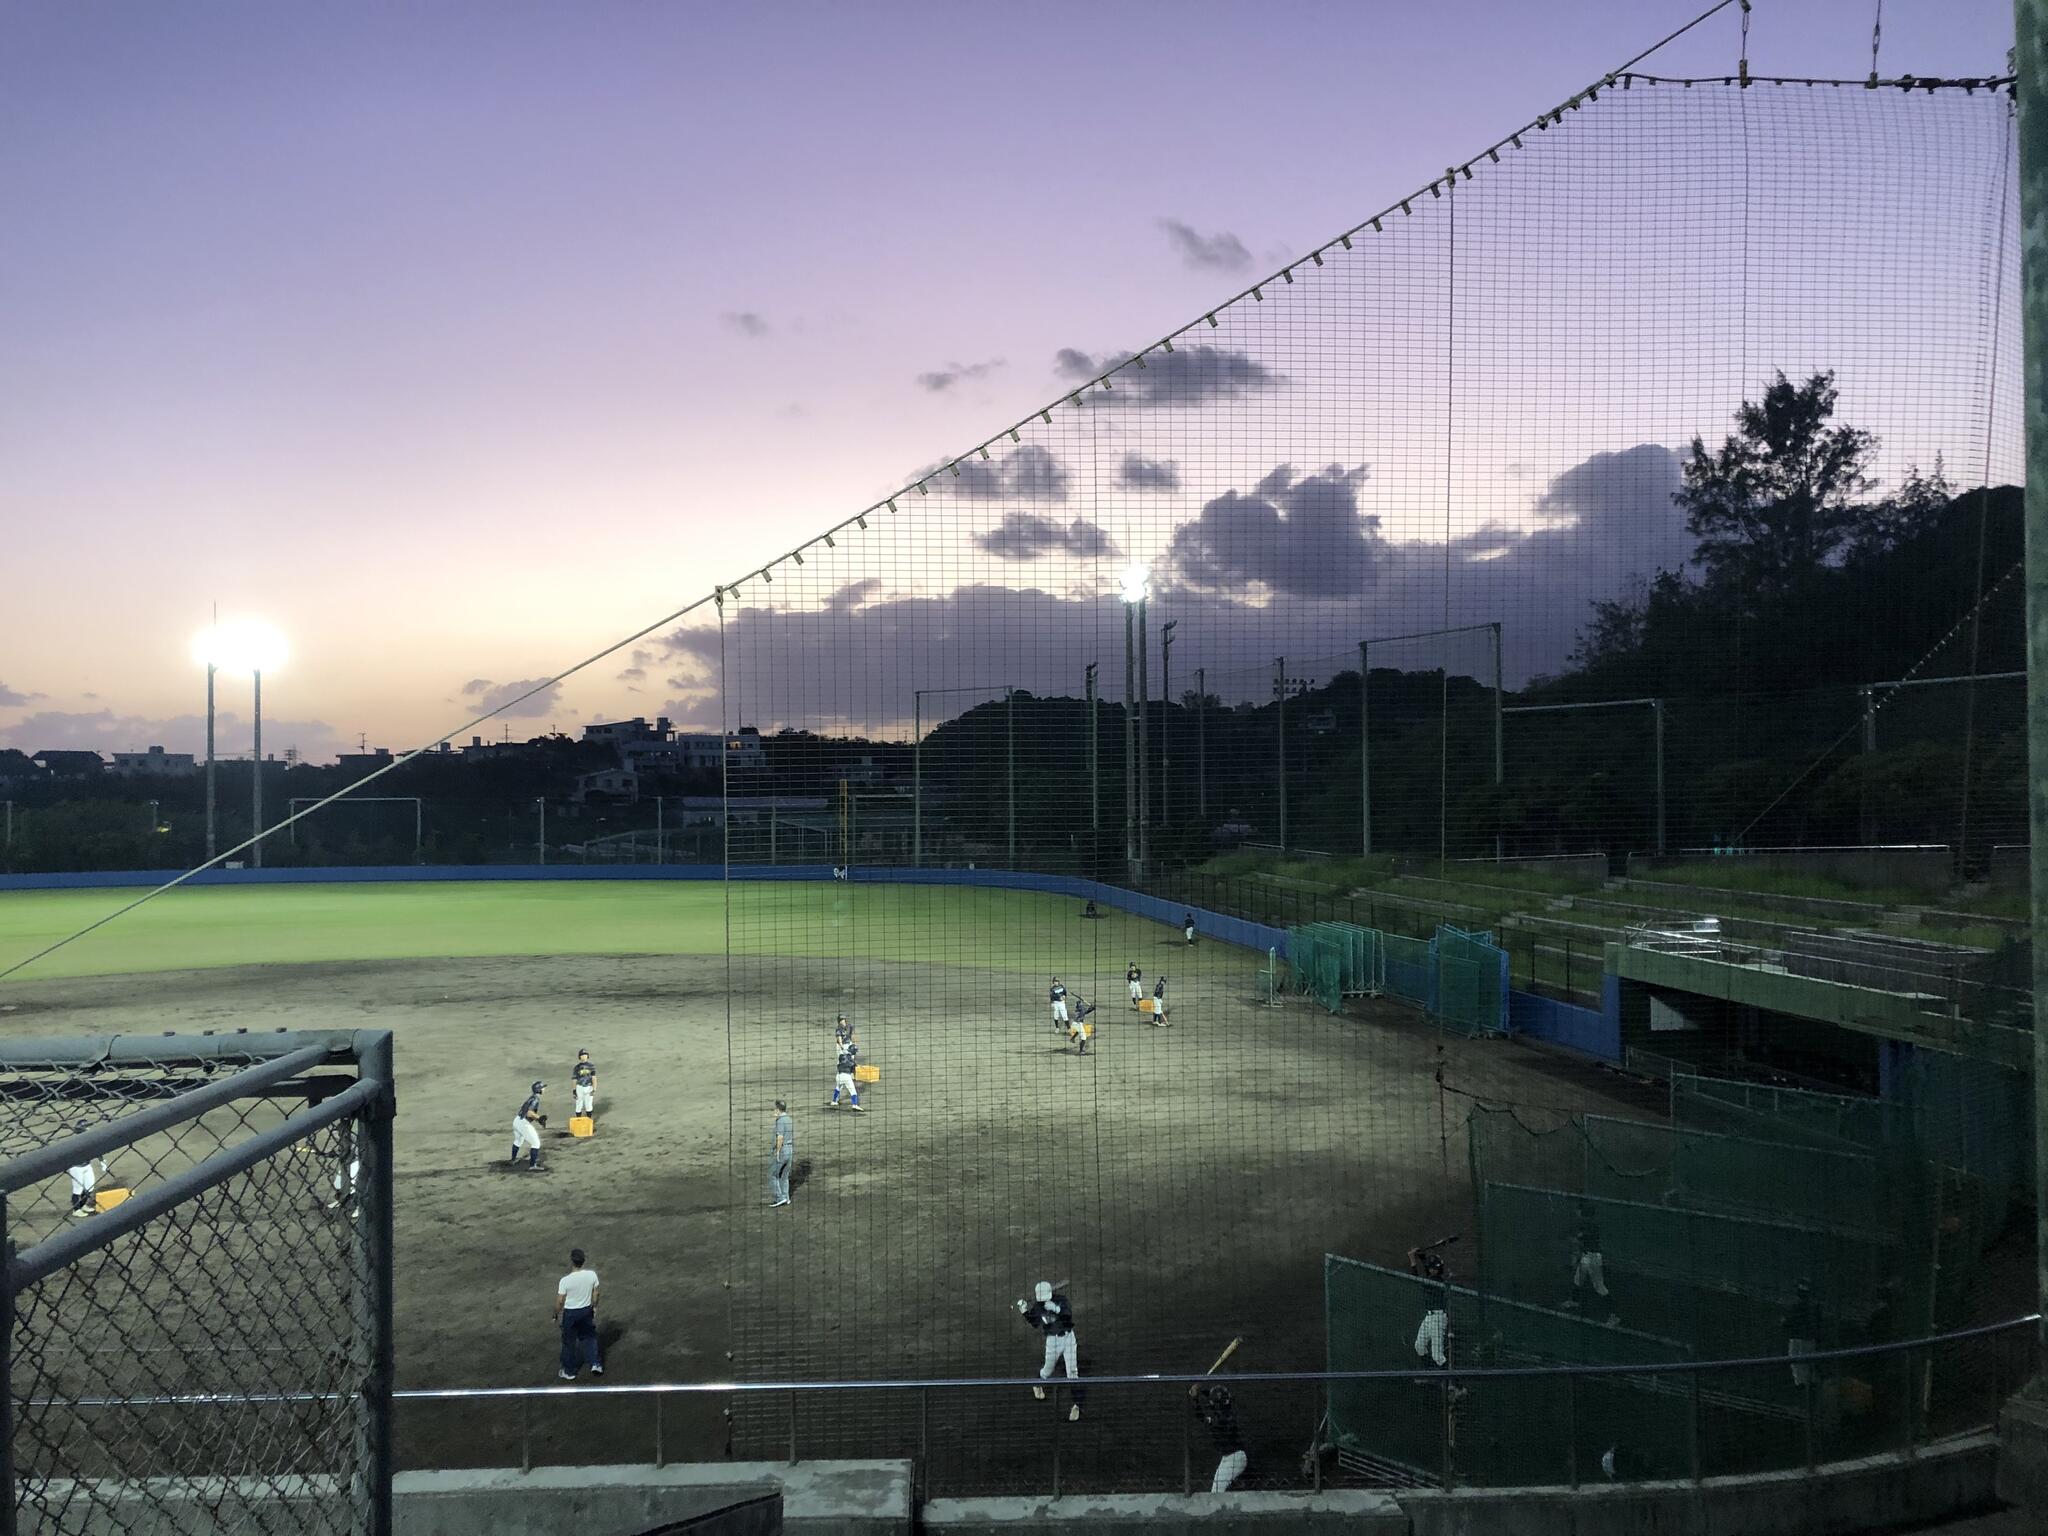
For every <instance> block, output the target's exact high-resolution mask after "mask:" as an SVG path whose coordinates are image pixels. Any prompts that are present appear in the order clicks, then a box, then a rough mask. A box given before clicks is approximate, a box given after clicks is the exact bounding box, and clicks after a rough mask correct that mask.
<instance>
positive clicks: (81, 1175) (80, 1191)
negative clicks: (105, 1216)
mask: <svg viewBox="0 0 2048 1536" xmlns="http://www.w3.org/2000/svg"><path fill="white" fill-rule="evenodd" d="M89 1129H91V1127H90V1126H88V1125H87V1124H86V1122H85V1121H83V1120H81V1121H79V1122H78V1123H77V1124H76V1125H74V1126H72V1127H71V1131H72V1134H73V1135H76V1136H83V1135H84V1134H85V1133H86V1132H87V1131H88V1130H89ZM64 1171H65V1172H66V1173H68V1174H69V1175H70V1176H71V1214H72V1215H74V1216H93V1215H97V1214H98V1212H99V1205H98V1203H97V1202H96V1201H95V1200H94V1199H93V1191H94V1190H95V1189H96V1188H97V1187H98V1185H99V1181H100V1175H101V1174H103V1173H105V1172H106V1171H107V1165H106V1163H105V1162H104V1161H103V1160H102V1159H100V1158H97V1157H89V1158H87V1159H86V1160H85V1161H84V1162H82V1163H77V1164H74V1165H73V1166H71V1167H70V1168H67V1169H65V1170H64Z"/></svg>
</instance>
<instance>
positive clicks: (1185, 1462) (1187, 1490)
mask: <svg viewBox="0 0 2048 1536" xmlns="http://www.w3.org/2000/svg"><path fill="white" fill-rule="evenodd" d="M1179 1418H1180V1496H1181V1497H1182V1498H1186V1497H1187V1496H1188V1495H1189V1494H1191V1493H1193V1492H1194V1479H1195V1470H1194V1451H1193V1450H1192V1449H1190V1447H1189V1445H1188V1416H1187V1415H1186V1414H1184V1413H1183V1414H1181V1415H1179Z"/></svg>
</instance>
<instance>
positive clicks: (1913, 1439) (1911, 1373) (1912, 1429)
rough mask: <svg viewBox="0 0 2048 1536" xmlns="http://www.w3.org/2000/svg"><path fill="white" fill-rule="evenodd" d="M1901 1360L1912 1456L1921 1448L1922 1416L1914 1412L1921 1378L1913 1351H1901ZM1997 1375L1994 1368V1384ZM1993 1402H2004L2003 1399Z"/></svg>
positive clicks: (1903, 1409) (1904, 1410)
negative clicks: (1916, 1387) (1914, 1366)
mask: <svg viewBox="0 0 2048 1536" xmlns="http://www.w3.org/2000/svg"><path fill="white" fill-rule="evenodd" d="M1899 1360H1900V1362H1901V1364H1902V1365H1903V1366H1904V1367H1905V1376H1906V1379H1905V1381H1904V1382H1903V1383H1902V1385H1903V1387H1904V1388H1905V1390H1904V1391H1902V1392H1901V1393H1900V1394H1899V1411H1900V1413H1901V1414H1902V1415H1903V1416H1904V1418H1905V1421H1906V1454H1907V1455H1908V1456H1912V1455H1914V1454H1915V1453H1917V1452H1918V1450H1919V1448H1920V1415H1919V1414H1918V1413H1916V1412H1914V1405H1915V1403H1916V1401H1917V1398H1916V1394H1915V1393H1914V1391H1913V1383H1914V1382H1916V1381H1918V1380H1919V1379H1920V1377H1919V1373H1918V1372H1917V1371H1915V1370H1914V1368H1913V1351H1912V1350H1910V1349H1902V1350H1900V1351H1899ZM1997 1374H1998V1373H1997V1370H1996V1369H1995V1368H1994V1369H1993V1371H1992V1376H1993V1378H1994V1382H1995V1379H1996V1377H1997ZM1993 1400H1994V1401H2002V1400H2003V1399H1993ZM1992 1417H1993V1420H1994V1422H1995V1421H1996V1418H1997V1415H1996V1414H1995V1413H1994V1414H1993V1415H1992Z"/></svg>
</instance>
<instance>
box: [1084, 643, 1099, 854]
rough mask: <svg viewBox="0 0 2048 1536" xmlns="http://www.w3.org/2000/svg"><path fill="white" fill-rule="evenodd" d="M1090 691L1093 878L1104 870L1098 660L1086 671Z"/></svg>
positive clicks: (1090, 799)
mask: <svg viewBox="0 0 2048 1536" xmlns="http://www.w3.org/2000/svg"><path fill="white" fill-rule="evenodd" d="M1085 681H1086V688H1085V692H1086V693H1087V695H1088V878H1089V879H1090V880H1093V879H1094V878H1095V877H1096V875H1097V874H1098V873H1099V872H1100V871H1099V869H1098V866H1099V864H1100V863H1101V860H1102V742H1101V740H1100V739H1099V735H1098V728H1099V727H1100V725H1101V721H1099V720H1098V719H1097V718H1096V714H1095V663H1094V662H1092V661H1091V662H1089V663H1088V671H1087V672H1086V674H1085Z"/></svg>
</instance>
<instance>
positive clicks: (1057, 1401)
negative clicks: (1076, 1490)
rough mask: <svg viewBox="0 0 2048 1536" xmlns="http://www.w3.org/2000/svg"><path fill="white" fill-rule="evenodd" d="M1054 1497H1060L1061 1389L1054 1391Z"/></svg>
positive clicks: (1056, 1388) (1054, 1389)
mask: <svg viewBox="0 0 2048 1536" xmlns="http://www.w3.org/2000/svg"><path fill="white" fill-rule="evenodd" d="M1052 1496H1053V1497H1054V1498H1058V1497H1059V1496H1060V1389H1059V1388H1058V1387H1054V1388H1053V1389H1052Z"/></svg>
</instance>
